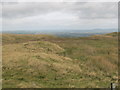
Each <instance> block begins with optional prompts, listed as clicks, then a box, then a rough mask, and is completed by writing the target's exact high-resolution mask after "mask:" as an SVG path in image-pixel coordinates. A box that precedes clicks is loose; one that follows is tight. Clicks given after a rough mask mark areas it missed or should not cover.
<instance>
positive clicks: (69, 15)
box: [2, 2, 118, 31]
mask: <svg viewBox="0 0 120 90" xmlns="http://www.w3.org/2000/svg"><path fill="white" fill-rule="evenodd" d="M117 4H118V3H117V2H37V3H33V2H29V3H28V2H26V3H25V2H20V3H4V4H2V9H3V12H2V15H3V16H2V19H3V31H5V30H75V29H76V30H83V29H96V28H97V29H98V28H99V29H108V28H110V29H111V28H117V23H118V21H117V19H118V5H117Z"/></svg>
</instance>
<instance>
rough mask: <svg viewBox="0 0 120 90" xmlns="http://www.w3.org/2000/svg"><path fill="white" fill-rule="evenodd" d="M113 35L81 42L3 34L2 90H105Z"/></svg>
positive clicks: (113, 60)
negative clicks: (102, 89) (71, 89)
mask: <svg viewBox="0 0 120 90" xmlns="http://www.w3.org/2000/svg"><path fill="white" fill-rule="evenodd" d="M117 53H118V50H117V35H116V36H115V35H113V34H106V35H96V36H91V37H81V38H59V37H54V36H49V35H14V34H3V87H4V88H11V87H12V88H14V87H19V88H22V87H27V88H38V87H42V88H43V87H46V88H47V87H54V88H56V87H57V88H60V87H76V88H77V87H80V88H85V87H109V85H110V83H111V82H117V71H118V69H117V61H118V57H117Z"/></svg>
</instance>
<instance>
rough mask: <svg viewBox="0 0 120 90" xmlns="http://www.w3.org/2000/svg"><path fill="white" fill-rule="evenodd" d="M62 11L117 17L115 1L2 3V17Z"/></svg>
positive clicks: (90, 16) (85, 17)
mask: <svg viewBox="0 0 120 90" xmlns="http://www.w3.org/2000/svg"><path fill="white" fill-rule="evenodd" d="M56 11H58V12H59V11H62V12H64V13H68V14H73V15H76V17H79V18H80V19H81V18H84V19H89V18H91V19H96V18H117V3H113V2H111V3H110V2H109V3H108V2H107V3H105V2H104V3H100V2H99V3H95V2H92V3H84V2H50V3H48V2H44V3H42V2H40V3H17V4H6V5H3V17H4V18H20V17H28V16H35V15H36V16H37V15H41V14H48V13H51V12H56Z"/></svg>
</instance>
